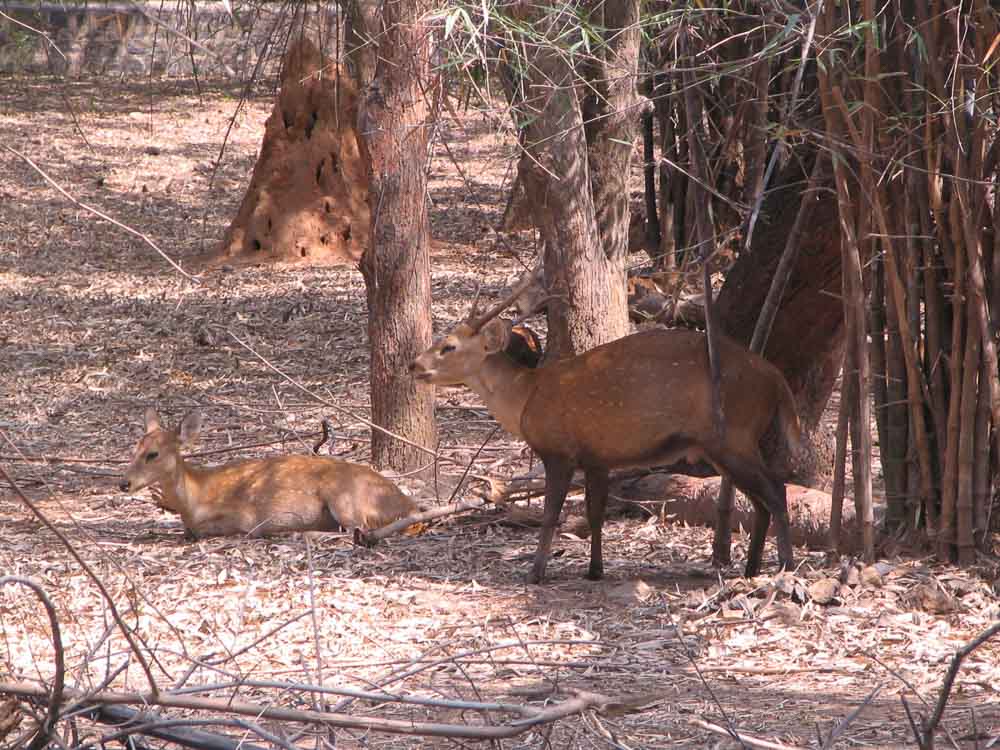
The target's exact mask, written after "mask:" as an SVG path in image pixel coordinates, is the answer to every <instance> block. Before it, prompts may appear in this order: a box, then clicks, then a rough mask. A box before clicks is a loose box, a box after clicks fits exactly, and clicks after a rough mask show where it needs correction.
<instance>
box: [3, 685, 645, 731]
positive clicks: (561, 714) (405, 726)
mask: <svg viewBox="0 0 1000 750" xmlns="http://www.w3.org/2000/svg"><path fill="white" fill-rule="evenodd" d="M65 694H66V695H67V696H68V697H71V698H74V699H76V700H79V701H80V702H81V703H82V704H83V705H84V706H87V707H91V708H93V709H100V710H104V709H105V708H106V707H108V706H116V705H139V706H147V707H148V706H159V707H161V708H177V709H185V710H191V711H210V712H212V713H213V714H222V715H226V714H236V715H239V716H252V717H254V718H255V719H258V720H260V719H267V720H270V721H289V722H301V723H303V724H314V725H318V726H324V727H328V728H334V727H336V728H341V729H360V730H363V731H374V732H386V733H389V734H404V735H411V736H419V737H449V738H453V739H473V740H496V739H505V738H508V737H516V736H517V735H519V734H523V733H524V732H527V731H528V730H529V729H532V728H534V727H537V726H539V725H541V724H550V723H552V722H555V721H558V720H560V719H564V718H566V717H568V716H572V715H573V714H578V713H581V712H583V711H587V710H595V711H598V712H602V711H605V710H611V709H618V708H619V707H621V706H623V705H626V704H627V701H622V700H617V699H615V698H610V697H608V696H604V695H599V694H597V693H584V692H578V693H574V694H572V697H571V698H568V699H566V700H564V701H562V702H561V703H554V704H550V705H548V706H547V707H546V708H543V709H535V708H533V707H530V706H519V707H518V709H519V713H521V714H523V715H525V718H520V719H516V720H514V721H508V722H506V723H503V724H490V725H479V726H473V725H469V724H444V723H439V722H423V721H410V720H403V719H380V718H375V717H358V716H351V715H349V714H339V713H332V712H324V711H311V710H298V709H292V708H281V707H277V706H269V705H264V704H259V703H249V702H246V701H237V700H229V699H225V698H195V697H190V696H184V695H176V694H172V693H166V692H162V691H161V692H158V693H117V692H108V691H102V692H97V693H89V694H88V693H85V692H83V691H81V690H75V689H72V688H66V689H65ZM0 695H16V696H20V697H22V698H34V699H38V700H45V699H46V698H47V696H48V693H47V691H46V690H45V689H44V688H42V687H39V686H37V685H34V684H31V683H27V682H0Z"/></svg>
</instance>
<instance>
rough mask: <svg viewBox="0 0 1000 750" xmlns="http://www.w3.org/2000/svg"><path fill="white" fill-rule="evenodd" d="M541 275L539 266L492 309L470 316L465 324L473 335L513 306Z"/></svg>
mask: <svg viewBox="0 0 1000 750" xmlns="http://www.w3.org/2000/svg"><path fill="white" fill-rule="evenodd" d="M541 274H542V268H541V266H539V267H538V268H536V269H535V270H534V272H532V273H529V274H528V275H527V276H525V277H524V278H523V279H521V280H520V281H519V282H518V283H517V284H516V285H515V286H514V288H513V289H511V290H510V293H509V294H508V295H507V296H506V297H504V298H503V299H502V300H500V301H499V302H497V303H496V304H495V305H493V307H491V308H490V309H489V310H487V311H486V312H485V313H483V314H482V315H480V316H479V317H476V318H473V317H472V316H471V315H470V316H469V320H468V322H467V324H468V326H469V327H470V328H471V329H472V332H473V333H476V332H478V331H479V329H481V328H482V327H483V326H484V325H486V324H487V323H489V322H490V321H491V320H493V318H495V317H496V316H497V315H499V314H500V313H502V312H503V311H504V310H506V309H507V308H508V307H510V306H511V305H512V304H513V302H514V300H516V299H517V298H518V297H520V296H521V295H522V294H524V293H525V292H526V291H527V290H528V287H530V286H531V285H532V284H534V283H535V281H536V280H537V279H539V278H541Z"/></svg>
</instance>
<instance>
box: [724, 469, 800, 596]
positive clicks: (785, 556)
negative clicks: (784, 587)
mask: <svg viewBox="0 0 1000 750" xmlns="http://www.w3.org/2000/svg"><path fill="white" fill-rule="evenodd" d="M720 463H721V464H722V466H723V468H725V469H726V471H727V472H728V473H729V475H730V476H731V477H732V480H733V484H734V485H736V486H737V487H738V488H739V489H740V490H742V491H743V493H744V494H746V495H747V497H749V498H750V500H751V501H752V502H753V505H754V520H753V529H752V531H751V532H750V548H749V549H748V550H747V567H746V571H745V572H744V575H745V576H746V577H747V578H752V577H753V576H755V575H757V574H758V573H760V562H761V557H762V556H763V554H764V538H765V537H766V536H767V527H768V526H769V525H770V523H771V519H772V518H773V519H774V526H775V534H776V535H777V542H778V562H779V563H780V564H781V567H782V568H783V569H784V570H791V569H792V568H794V567H795V555H794V553H793V552H792V540H791V529H790V527H789V524H788V501H787V499H786V497H785V484H784V482H782V481H780V480H778V479H775V478H774V477H771V476H769V475H768V474H767V473H766V472H765V471H764V470H762V469H761V468H759V467H758V466H756V465H755V463H756V462H750V461H746V460H739V459H737V460H728V461H725V462H720Z"/></svg>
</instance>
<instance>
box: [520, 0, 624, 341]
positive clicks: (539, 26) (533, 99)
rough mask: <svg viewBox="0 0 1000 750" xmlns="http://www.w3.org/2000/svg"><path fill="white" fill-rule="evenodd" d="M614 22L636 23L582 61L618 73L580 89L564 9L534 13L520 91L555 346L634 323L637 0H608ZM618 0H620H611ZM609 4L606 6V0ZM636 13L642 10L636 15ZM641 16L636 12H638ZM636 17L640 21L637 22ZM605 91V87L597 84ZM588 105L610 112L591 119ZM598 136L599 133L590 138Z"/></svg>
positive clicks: (599, 337)
mask: <svg viewBox="0 0 1000 750" xmlns="http://www.w3.org/2000/svg"><path fill="white" fill-rule="evenodd" d="M607 5H608V6H609V7H607V8H604V9H603V10H602V11H601V13H603V14H604V16H605V19H604V22H605V24H607V25H609V27H610V28H612V30H613V29H614V28H615V26H616V24H619V23H621V24H622V26H621V27H619V28H624V29H626V30H625V31H619V32H617V33H614V32H612V33H611V34H610V36H611V37H613V38H611V39H609V44H608V45H607V49H604V50H603V54H604V55H606V58H605V59H604V60H601V61H597V60H595V59H591V60H590V61H588V63H587V65H583V66H581V68H586V67H588V66H589V67H590V68H594V67H595V66H596V67H598V68H600V71H601V72H600V73H598V74H597V77H598V78H599V77H601V75H607V73H608V71H611V70H613V71H614V72H615V76H614V77H613V79H612V80H611V82H610V83H609V82H608V81H607V80H605V81H604V82H603V83H601V84H599V85H598V84H594V85H593V86H592V87H591V88H592V89H593V92H588V93H587V94H586V95H583V94H580V93H579V92H578V90H577V89H578V88H579V87H580V86H581V75H582V73H581V70H580V69H578V68H577V66H576V65H575V64H574V60H573V58H572V56H571V55H570V53H568V52H567V51H566V50H562V49H560V48H559V47H558V46H557V45H558V42H557V41H554V40H556V39H558V38H559V36H560V31H561V28H559V27H558V26H557V24H559V23H560V22H561V21H562V20H563V19H562V18H561V16H560V15H559V14H546V13H542V14H540V15H539V16H538V17H536V18H535V19H534V25H535V30H536V32H537V33H538V35H539V36H540V37H542V38H543V41H542V42H541V43H538V44H532V45H530V47H529V48H528V49H529V52H528V59H527V60H526V61H524V62H525V65H524V71H525V72H524V75H525V78H526V81H525V85H524V86H523V87H519V89H518V90H519V91H525V92H527V93H526V96H525V98H524V99H523V100H522V101H519V102H518V104H519V106H521V107H523V112H522V115H523V117H524V119H525V120H526V121H527V125H526V126H525V128H524V149H525V152H526V153H525V156H524V157H522V159H521V162H520V176H521V179H522V180H523V181H524V186H525V190H526V191H527V195H528V198H529V202H530V204H531V206H532V214H533V218H534V223H535V226H536V227H538V229H539V231H540V232H541V234H542V238H543V240H544V243H545V260H544V268H545V287H546V289H547V291H548V293H549V294H551V295H556V296H557V298H556V299H555V300H553V302H551V303H550V304H549V305H548V317H549V334H548V351H549V352H550V353H552V354H553V355H554V356H568V355H571V354H575V353H578V352H582V351H586V350H587V349H591V348H593V347H595V346H597V345H599V344H602V343H605V342H607V341H611V340H613V339H616V338H619V337H621V336H624V335H625V334H627V333H628V331H629V324H628V306H627V293H626V287H625V264H624V258H625V254H626V251H627V246H628V224H629V211H628V191H627V190H626V189H624V187H623V185H624V183H623V182H622V181H623V180H624V179H626V177H627V175H628V172H629V169H628V167H629V162H630V160H631V156H632V149H631V148H630V147H628V146H626V145H624V144H623V143H621V142H619V141H624V142H625V143H631V141H632V138H634V136H635V117H634V114H633V113H632V112H630V111H626V110H627V108H626V107H623V104H624V101H625V100H626V99H627V98H628V97H629V96H631V99H630V100H629V102H630V103H631V102H633V101H634V100H635V93H634V85H635V71H636V66H637V64H638V37H637V35H636V34H637V30H636V28H637V27H636V24H635V23H634V22H633V21H634V20H635V19H636V18H637V16H638V3H637V2H636V0H630V1H629V0H625V1H622V2H616V3H607ZM610 6H614V7H610ZM602 7H603V6H602ZM630 13H631V14H632V15H630ZM630 19H631V20H630ZM633 27H635V28H633ZM595 92H596V93H595ZM581 99H585V103H586V109H587V112H588V113H592V114H594V115H597V114H604V115H605V116H604V117H602V118H600V119H599V122H600V124H599V125H597V124H595V123H592V124H591V125H590V126H589V132H588V131H585V129H584V102H582V101H581ZM588 136H589V138H590V139H592V142H591V143H589V144H588Z"/></svg>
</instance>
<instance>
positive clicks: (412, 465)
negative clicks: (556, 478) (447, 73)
mask: <svg viewBox="0 0 1000 750" xmlns="http://www.w3.org/2000/svg"><path fill="white" fill-rule="evenodd" d="M431 7H432V2H431V0H407V2H387V3H385V5H384V8H383V18H382V28H383V29H384V32H383V33H382V35H381V37H380V45H379V58H378V62H377V64H376V69H375V77H374V79H373V81H372V85H371V86H370V87H369V88H368V91H367V96H366V98H365V101H364V104H363V105H362V108H361V111H360V113H359V127H358V132H359V134H360V139H361V141H362V142H363V144H364V150H365V152H366V155H367V161H368V164H369V177H370V181H369V189H368V196H369V204H370V207H371V212H372V232H371V237H372V244H371V247H370V248H368V250H367V251H366V252H365V254H364V256H363V257H362V259H361V272H362V274H363V275H364V279H365V287H366V289H367V292H368V337H369V345H370V347H371V394H372V395H371V398H372V421H373V422H374V423H375V424H377V425H380V426H382V427H384V428H386V429H388V430H390V431H392V432H394V433H396V434H398V435H401V436H402V437H405V438H406V439H407V440H410V441H412V442H414V443H417V444H419V445H422V446H425V447H427V448H430V449H434V448H435V447H436V444H437V431H436V427H435V422H434V391H433V389H432V388H427V387H424V386H420V387H418V386H417V384H416V383H415V382H414V380H413V379H412V378H411V377H410V376H409V375H408V373H407V365H408V364H409V362H411V361H412V360H413V359H414V358H415V357H416V356H417V355H418V354H420V353H421V352H422V351H423V350H424V349H426V348H427V347H428V346H430V344H431V286H430V252H429V248H430V245H429V239H430V233H429V224H428V216H427V154H428V142H429V138H430V129H431V125H432V123H433V120H434V117H435V115H436V105H435V104H434V103H433V102H431V101H429V100H428V96H429V95H430V94H429V93H428V92H429V90H431V89H432V86H431V85H430V66H431V55H432V52H433V47H432V45H433V41H432V36H431V30H430V27H429V26H428V25H427V24H426V23H425V22H424V20H423V19H424V17H425V15H426V14H427V12H428V11H429V10H430V8H431ZM372 459H373V461H374V463H375V465H376V466H377V467H380V468H392V469H396V470H400V471H405V470H413V469H416V468H418V467H421V466H424V465H426V464H427V456H426V455H425V454H424V452H422V451H420V450H419V449H418V448H416V447H414V446H411V445H408V444H406V443H404V442H402V441H399V440H397V439H395V438H394V437H391V436H389V435H386V434H385V433H383V432H380V431H377V430H376V431H373V434H372Z"/></svg>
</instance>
